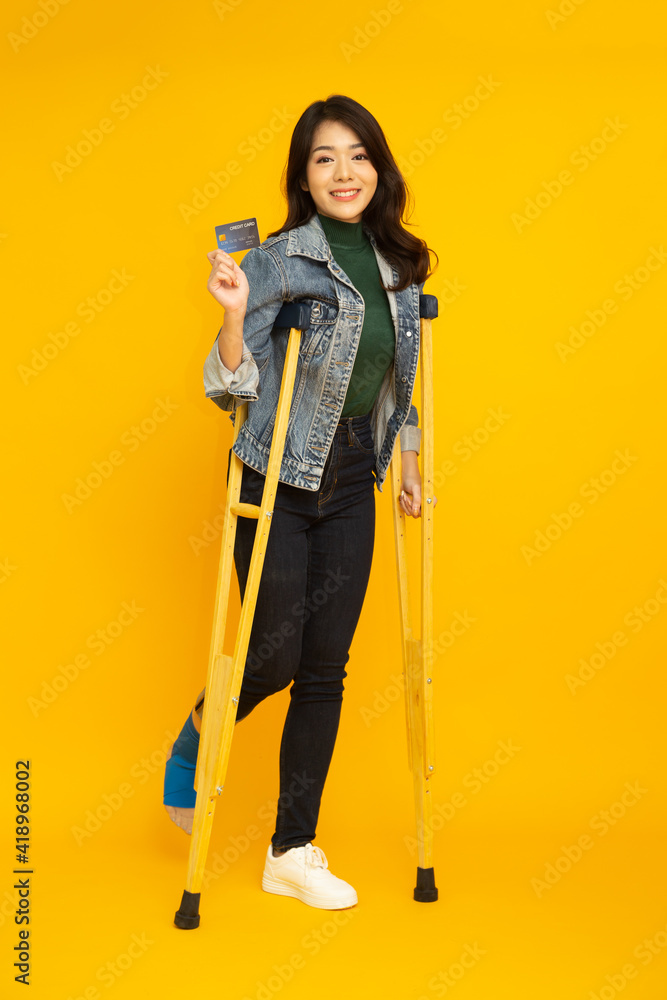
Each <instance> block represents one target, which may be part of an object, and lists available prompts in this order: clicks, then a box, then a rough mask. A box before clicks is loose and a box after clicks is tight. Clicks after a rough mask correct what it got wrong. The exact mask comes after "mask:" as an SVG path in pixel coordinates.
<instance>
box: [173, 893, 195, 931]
mask: <svg viewBox="0 0 667 1000" xmlns="http://www.w3.org/2000/svg"><path fill="white" fill-rule="evenodd" d="M200 896H201V893H200V892H188V890H187V889H184V890H183V899H182V900H181V908H180V910H176V916H175V917H174V923H175V924H176V926H177V927H180V928H181V930H184V931H191V930H194V928H195V927H199V897H200Z"/></svg>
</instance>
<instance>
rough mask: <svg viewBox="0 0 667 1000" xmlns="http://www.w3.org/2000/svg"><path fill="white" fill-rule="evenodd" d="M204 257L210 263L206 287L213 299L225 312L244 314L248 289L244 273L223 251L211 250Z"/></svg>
mask: <svg viewBox="0 0 667 1000" xmlns="http://www.w3.org/2000/svg"><path fill="white" fill-rule="evenodd" d="M206 256H207V257H208V259H209V261H210V262H211V273H210V274H209V276H208V281H207V283H206V287H207V288H208V290H209V292H210V293H211V295H212V296H213V298H214V299H215V300H216V301H217V302H219V303H220V305H221V306H223V307H224V309H225V311H226V312H235V313H238V312H241V313H243V314H245V309H246V304H247V302H248V294H249V292H250V287H249V285H248V279H247V278H246V276H245V274H244V272H243V271H242V270H241V268H240V267H239V265H238V264H237V263H236V261H235V260H234V259H233V257H230V255H229V254H228V253H225V251H224V250H211V252H210V253H207V254H206Z"/></svg>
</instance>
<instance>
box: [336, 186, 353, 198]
mask: <svg viewBox="0 0 667 1000" xmlns="http://www.w3.org/2000/svg"><path fill="white" fill-rule="evenodd" d="M357 191H359V188H357V190H356V191H346V192H344V193H343V192H341V193H340V194H339V193H338V192H337V191H332V192H331V194H332V195H333V196H334V198H353V197H354V195H355V194H357Z"/></svg>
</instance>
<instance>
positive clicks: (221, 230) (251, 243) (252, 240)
mask: <svg viewBox="0 0 667 1000" xmlns="http://www.w3.org/2000/svg"><path fill="white" fill-rule="evenodd" d="M215 235H216V239H217V241H218V246H219V247H220V249H221V250H226V251H227V253H234V252H235V251H236V250H249V249H250V248H251V247H258V246H259V245H260V242H261V240H260V238H259V230H258V228H257V219H241V221H240V222H226V223H225V224H224V225H222V226H216V227H215Z"/></svg>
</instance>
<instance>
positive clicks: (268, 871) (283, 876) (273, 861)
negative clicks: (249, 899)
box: [262, 842, 358, 910]
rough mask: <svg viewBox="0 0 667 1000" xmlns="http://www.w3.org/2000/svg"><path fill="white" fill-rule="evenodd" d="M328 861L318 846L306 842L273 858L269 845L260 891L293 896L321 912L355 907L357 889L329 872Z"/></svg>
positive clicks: (271, 848) (271, 846)
mask: <svg viewBox="0 0 667 1000" xmlns="http://www.w3.org/2000/svg"><path fill="white" fill-rule="evenodd" d="M328 867H329V862H328V861H327V859H326V856H325V854H324V851H323V850H322V848H321V847H314V846H313V844H312V843H310V842H308V843H307V844H304V846H303V847H292V848H290V850H289V851H285V853H284V854H281V855H280V856H279V857H277V858H276V857H274V856H273V844H269V849H268V850H267V852H266V862H265V864H264V874H263V875H262V889H264V890H266V892H275V893H277V894H278V895H279V896H295V897H296V898H297V899H300V900H301V901H302V902H304V903H308V905H309V906H318V907H320V908H321V909H323V910H338V909H343V908H345V907H347V906H354V905H355V904H356V903H357V902H358V900H357V893H356V890H355V889H354V888H353V887H352V886H351V885H350V884H349V882H344V881H343V879H342V878H336V876H335V875H332V873H331V872H330V871H328Z"/></svg>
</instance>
